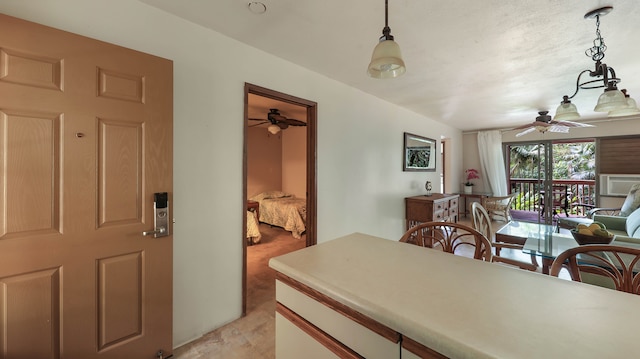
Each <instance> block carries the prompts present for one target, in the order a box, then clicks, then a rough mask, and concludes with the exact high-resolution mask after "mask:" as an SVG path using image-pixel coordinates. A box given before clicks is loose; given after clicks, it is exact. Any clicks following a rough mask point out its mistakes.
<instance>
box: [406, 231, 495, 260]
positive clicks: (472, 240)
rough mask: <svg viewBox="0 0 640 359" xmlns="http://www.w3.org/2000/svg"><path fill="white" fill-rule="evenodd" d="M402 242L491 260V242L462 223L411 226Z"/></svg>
mask: <svg viewBox="0 0 640 359" xmlns="http://www.w3.org/2000/svg"><path fill="white" fill-rule="evenodd" d="M400 242H404V243H410V244H415V245H418V246H421V247H427V248H433V249H440V250H442V251H443V252H447V253H452V254H456V255H461V256H467V257H468V256H469V255H470V254H471V251H472V252H473V258H474V259H480V260H484V261H485V262H491V257H492V254H491V243H490V242H489V240H488V239H487V238H486V237H485V236H484V235H483V234H482V233H480V232H478V231H476V230H475V229H473V228H471V227H469V226H466V225H464V224H460V223H453V222H424V223H420V224H418V225H416V226H414V227H412V228H410V229H409V230H408V231H407V232H405V233H404V235H403V236H402V237H401V238H400Z"/></svg>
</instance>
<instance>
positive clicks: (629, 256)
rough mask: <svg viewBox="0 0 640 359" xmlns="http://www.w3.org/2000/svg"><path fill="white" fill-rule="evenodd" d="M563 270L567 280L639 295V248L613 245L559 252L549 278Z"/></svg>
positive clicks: (596, 245) (595, 245)
mask: <svg viewBox="0 0 640 359" xmlns="http://www.w3.org/2000/svg"><path fill="white" fill-rule="evenodd" d="M562 268H567V269H568V271H569V275H570V276H571V280H573V281H576V282H585V283H589V284H595V285H600V286H603V287H609V288H612V289H615V290H619V291H622V292H627V293H632V294H640V248H638V247H635V248H633V247H626V246H620V245H613V244H589V245H583V246H579V247H575V248H571V249H568V250H566V251H564V252H562V253H561V254H560V255H559V256H558V257H556V259H555V260H554V261H553V264H552V265H551V269H550V270H549V275H552V276H556V277H557V276H558V275H559V274H560V271H561V270H562Z"/></svg>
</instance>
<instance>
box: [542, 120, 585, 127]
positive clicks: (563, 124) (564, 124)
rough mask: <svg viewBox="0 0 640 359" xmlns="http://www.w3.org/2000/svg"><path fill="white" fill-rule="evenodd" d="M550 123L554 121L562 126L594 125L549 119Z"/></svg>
mask: <svg viewBox="0 0 640 359" xmlns="http://www.w3.org/2000/svg"><path fill="white" fill-rule="evenodd" d="M551 123H555V124H557V125H560V126H564V127H595V126H594V125H590V124H588V123H580V122H573V121H551Z"/></svg>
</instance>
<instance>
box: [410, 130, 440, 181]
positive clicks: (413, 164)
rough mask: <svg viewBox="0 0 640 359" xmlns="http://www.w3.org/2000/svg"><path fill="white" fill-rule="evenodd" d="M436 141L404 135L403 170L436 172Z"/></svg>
mask: <svg viewBox="0 0 640 359" xmlns="http://www.w3.org/2000/svg"><path fill="white" fill-rule="evenodd" d="M437 157H438V156H437V152H436V140H434V139H431V138H427V137H422V136H418V135H414V134H411V133H407V132H405V133H404V148H403V161H402V164H403V170H404V171H434V172H435V170H436V158H437Z"/></svg>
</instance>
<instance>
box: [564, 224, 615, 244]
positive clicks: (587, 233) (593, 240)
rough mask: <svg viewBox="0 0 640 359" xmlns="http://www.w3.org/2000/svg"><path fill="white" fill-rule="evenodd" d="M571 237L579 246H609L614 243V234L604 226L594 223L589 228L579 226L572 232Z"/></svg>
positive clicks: (582, 225)
mask: <svg viewBox="0 0 640 359" xmlns="http://www.w3.org/2000/svg"><path fill="white" fill-rule="evenodd" d="M571 235H572V236H573V238H574V239H575V240H576V242H578V244H579V245H584V244H609V243H611V241H613V237H614V236H613V233H611V232H609V231H607V229H606V227H605V226H604V224H602V223H600V222H593V223H592V224H590V225H589V226H587V225H584V224H579V225H578V226H577V227H576V228H575V229H572V230H571Z"/></svg>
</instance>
